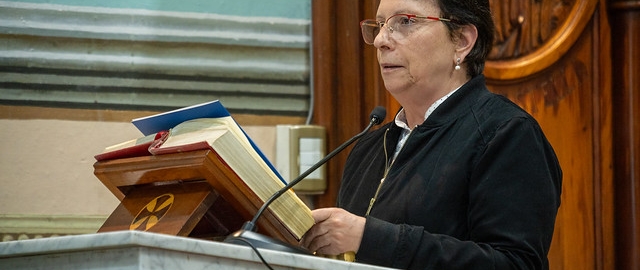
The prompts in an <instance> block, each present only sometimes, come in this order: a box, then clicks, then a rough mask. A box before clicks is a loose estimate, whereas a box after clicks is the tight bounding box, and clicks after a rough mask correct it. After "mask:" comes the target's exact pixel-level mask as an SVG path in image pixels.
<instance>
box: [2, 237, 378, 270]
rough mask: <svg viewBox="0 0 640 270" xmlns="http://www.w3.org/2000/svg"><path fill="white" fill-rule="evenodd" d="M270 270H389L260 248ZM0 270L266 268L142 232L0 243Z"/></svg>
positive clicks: (223, 251)
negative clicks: (270, 267) (271, 268)
mask: <svg viewBox="0 0 640 270" xmlns="http://www.w3.org/2000/svg"><path fill="white" fill-rule="evenodd" d="M259 251H260V254H262V256H263V257H264V259H265V260H266V261H267V262H268V263H269V264H270V265H271V266H272V267H273V268H274V269H332V270H337V269H354V270H358V269H363V270H364V269H388V268H382V267H376V266H370V265H366V264H358V263H350V262H344V261H339V260H333V259H326V258H320V257H316V256H307V255H298V254H290V253H283V252H278V251H271V250H264V249H259ZM0 269H267V268H266V266H265V265H264V264H263V263H262V261H261V260H260V258H259V257H258V256H257V255H256V253H255V252H254V251H253V250H252V249H251V248H249V247H245V246H237V245H231V244H226V243H220V242H214V241H206V240H200V239H194V238H187V237H178V236H171V235H164V234H156V233H148V232H141V231H117V232H105V233H98V234H86V235H74V236H61V237H52V238H42V239H30V240H22V241H10V242H4V243H0Z"/></svg>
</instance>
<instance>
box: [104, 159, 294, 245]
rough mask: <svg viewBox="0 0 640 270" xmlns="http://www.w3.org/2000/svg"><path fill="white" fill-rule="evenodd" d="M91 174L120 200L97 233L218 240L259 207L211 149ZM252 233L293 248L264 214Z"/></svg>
mask: <svg viewBox="0 0 640 270" xmlns="http://www.w3.org/2000/svg"><path fill="white" fill-rule="evenodd" d="M94 174H95V175H96V177H98V179H100V181H101V182H102V183H103V184H104V185H105V186H106V187H107V188H108V189H109V190H110V191H111V193H113V194H114V195H115V196H116V197H117V198H118V199H119V200H120V205H118V207H117V208H116V209H115V210H114V211H113V213H111V215H110V216H109V218H108V219H107V220H106V221H105V223H104V224H103V225H102V227H101V228H100V229H99V230H98V232H108V231H118V230H140V231H148V232H157V233H164V234H169V235H177V236H188V237H194V238H202V239H211V240H222V238H224V237H225V236H227V235H229V234H230V233H233V232H235V231H237V230H239V229H240V228H241V227H242V224H243V223H244V222H245V221H248V220H251V218H252V217H253V215H254V214H255V213H256V212H257V210H258V209H259V208H260V206H262V204H263V202H262V200H260V199H259V198H258V197H257V196H256V195H255V194H254V193H253V191H251V190H250V189H249V188H248V187H247V186H246V184H245V183H244V182H243V181H242V180H240V179H239V178H238V177H237V176H236V175H235V173H234V172H233V171H232V170H231V169H230V168H229V167H228V166H227V165H226V164H225V162H224V161H223V160H222V159H221V158H220V157H219V156H218V155H217V154H216V153H215V152H213V151H211V150H200V151H191V152H183V153H175V154H166V155H156V156H143V157H134V158H124V159H115V160H107V161H101V162H96V163H95V164H94ZM258 231H259V232H260V233H261V234H264V235H267V236H270V237H272V238H276V239H279V240H282V241H284V242H287V243H290V244H293V245H296V244H297V243H298V241H297V240H296V238H295V237H294V236H293V234H292V233H290V232H289V231H288V229H287V228H286V227H285V226H284V225H283V224H282V223H281V222H280V221H279V220H278V219H277V218H276V217H275V216H274V215H273V214H272V213H271V212H270V211H266V212H265V213H264V214H263V217H262V218H261V219H260V220H259V221H258Z"/></svg>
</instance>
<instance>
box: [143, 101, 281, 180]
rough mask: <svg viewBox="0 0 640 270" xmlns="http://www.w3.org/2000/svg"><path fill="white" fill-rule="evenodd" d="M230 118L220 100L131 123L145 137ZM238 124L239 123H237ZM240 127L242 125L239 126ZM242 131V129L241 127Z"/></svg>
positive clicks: (271, 165) (278, 174)
mask: <svg viewBox="0 0 640 270" xmlns="http://www.w3.org/2000/svg"><path fill="white" fill-rule="evenodd" d="M228 116H229V117H230V116H231V114H230V113H229V111H227V109H226V108H225V107H224V106H223V105H222V103H221V102H220V101H219V100H214V101H209V102H205V103H201V104H196V105H193V106H189V107H184V108H180V109H176V110H173V111H168V112H163V113H159V114H155V115H151V116H146V117H140V118H136V119H133V120H131V123H133V125H134V126H135V127H136V128H138V130H140V132H142V134H144V135H145V136H148V135H151V134H156V133H158V132H161V131H167V130H170V129H172V128H173V127H175V126H177V125H178V124H180V123H182V122H185V121H188V120H193V119H198V118H220V117H228ZM236 124H237V123H236ZM238 127H240V125H238ZM240 129H241V130H242V127H240ZM242 132H243V133H244V135H245V136H246V137H247V139H248V140H249V143H250V144H251V146H252V147H253V149H254V150H255V151H256V152H257V153H258V155H259V156H260V157H261V158H262V159H263V160H264V162H265V163H266V164H267V165H268V166H269V168H271V170H272V171H273V172H274V173H275V174H276V175H277V176H278V178H280V181H282V183H284V184H285V185H286V184H287V182H286V181H285V180H284V178H283V177H282V176H281V175H280V173H278V170H276V168H275V166H273V164H272V163H271V162H270V161H269V159H267V157H266V156H265V155H264V153H262V151H261V150H260V148H258V146H257V145H256V144H255V143H254V142H253V140H251V138H250V137H249V136H248V135H247V133H246V132H244V130H242Z"/></svg>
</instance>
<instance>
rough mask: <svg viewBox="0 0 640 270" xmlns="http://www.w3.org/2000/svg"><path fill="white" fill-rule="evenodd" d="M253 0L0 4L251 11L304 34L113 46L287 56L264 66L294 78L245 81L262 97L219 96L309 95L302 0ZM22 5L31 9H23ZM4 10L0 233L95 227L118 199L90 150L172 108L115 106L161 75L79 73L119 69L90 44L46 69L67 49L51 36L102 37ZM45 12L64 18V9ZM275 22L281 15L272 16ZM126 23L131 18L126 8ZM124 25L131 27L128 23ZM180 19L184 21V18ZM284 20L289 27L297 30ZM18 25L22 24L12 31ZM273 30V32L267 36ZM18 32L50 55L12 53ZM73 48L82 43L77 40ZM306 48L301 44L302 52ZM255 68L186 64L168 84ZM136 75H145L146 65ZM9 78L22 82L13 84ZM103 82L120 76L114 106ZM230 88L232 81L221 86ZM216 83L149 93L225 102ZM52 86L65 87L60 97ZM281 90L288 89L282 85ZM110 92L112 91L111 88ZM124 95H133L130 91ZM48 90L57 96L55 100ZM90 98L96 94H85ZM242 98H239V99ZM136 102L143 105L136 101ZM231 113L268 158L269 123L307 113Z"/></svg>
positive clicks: (185, 12)
mask: <svg viewBox="0 0 640 270" xmlns="http://www.w3.org/2000/svg"><path fill="white" fill-rule="evenodd" d="M260 3H261V4H256V2H255V1H249V0H234V1H194V0H187V1H179V2H176V1H159V0H156V1H133V2H132V1H75V0H70V1H12V2H7V1H0V4H2V5H4V6H11V7H15V6H18V7H21V8H22V7H25V6H29V5H34V7H38V8H39V7H42V6H43V5H44V6H45V7H51V6H53V7H56V8H58V7H59V8H60V10H62V11H70V10H71V11H74V10H81V11H82V12H85V13H86V12H91V11H92V10H100V11H111V10H115V11H116V12H115V13H114V16H123V13H122V11H124V12H125V13H126V14H129V13H128V12H133V13H146V12H147V11H157V12H169V13H170V14H172V15H176V16H175V17H178V18H184V19H185V20H193V18H194V17H195V18H198V15H197V14H196V13H203V14H210V15H212V16H215V18H218V17H217V16H218V15H221V16H227V15H231V16H233V18H237V17H238V16H240V17H244V16H247V17H250V18H256V19H255V21H256V22H260V23H261V22H265V21H275V22H276V23H275V24H273V25H266V27H267V28H268V27H269V26H271V27H273V28H278V29H276V30H274V31H281V32H285V33H286V32H287V31H293V33H292V35H296V36H300V35H302V36H304V35H306V36H307V37H306V38H304V37H303V38H301V39H300V38H296V39H297V40H301V41H299V42H298V43H296V44H298V45H294V46H289V45H278V44H284V43H285V42H282V41H277V40H275V41H273V42H271V44H270V45H261V44H262V43H261V41H260V39H256V40H253V41H251V44H250V45H247V44H246V43H242V42H244V41H242V40H240V41H238V39H236V38H234V37H231V38H228V39H226V40H227V41H228V40H231V41H232V42H236V43H238V42H240V43H242V44H235V45H233V44H232V45H230V46H227V45H225V46H227V47H229V48H231V49H229V50H225V51H224V52H223V53H220V51H216V49H215V48H219V47H216V46H220V45H218V44H220V43H221V42H226V41H220V40H221V39H219V38H217V37H216V36H215V34H211V35H210V36H207V37H206V39H207V40H205V41H198V40H195V38H194V36H188V35H187V36H186V37H185V38H184V39H185V40H186V41H184V40H181V39H180V38H176V37H179V35H178V34H176V35H173V36H172V37H171V39H172V40H171V41H170V42H166V40H165V41H162V40H160V41H158V40H155V41H151V42H147V41H141V40H139V39H137V38H135V37H133V38H131V37H125V38H124V40H125V41H126V42H127V44H130V47H119V48H121V49H122V48H124V49H123V50H121V51H115V50H114V51H113V53H118V52H120V53H125V54H126V53H129V51H126V50H131V51H133V52H136V51H135V50H136V48H138V47H139V46H142V45H141V44H146V45H147V46H148V47H150V48H155V45H162V44H168V43H171V44H174V45H175V46H178V47H182V46H183V45H181V44H191V45H193V44H194V43H196V44H197V43H201V44H202V45H201V47H202V48H207V49H208V50H210V51H209V52H208V53H207V54H212V55H214V56H212V57H217V55H222V56H221V57H224V55H223V54H227V53H229V54H233V55H234V56H233V57H231V58H230V59H231V60H230V61H232V62H230V63H233V61H234V59H236V60H237V62H244V63H251V64H252V65H254V66H257V67H260V66H268V67H269V68H268V69H271V70H277V69H278V67H274V66H282V67H285V66H286V65H285V64H282V65H280V64H278V65H271V63H278V62H277V61H288V63H289V65H290V66H295V67H296V69H295V70H294V69H289V71H286V72H272V73H274V74H276V73H277V74H276V75H275V76H281V77H283V76H284V77H290V78H294V79H291V80H295V81H296V82H295V83H291V82H287V80H288V79H282V78H280V79H277V80H273V79H264V78H261V79H256V81H254V82H252V85H250V86H248V87H247V88H251V89H258V90H259V91H267V92H265V93H261V94H259V95H257V96H260V97H262V98H260V97H258V98H256V94H249V95H245V96H240V97H227V98H228V99H233V101H232V102H230V105H231V107H233V108H234V109H235V108H242V107H238V106H245V107H251V106H256V105H260V102H256V100H258V101H264V100H266V97H268V96H269V95H270V94H269V92H268V91H270V90H272V89H285V90H286V88H287V87H289V88H291V85H294V87H295V88H296V89H300V90H295V91H304V92H307V94H303V96H301V97H303V98H304V95H306V98H308V92H309V85H308V76H309V75H308V74H309V64H308V48H309V37H308V30H304V27H308V24H309V17H310V1H286V0H270V1H261V2H260ZM25 14H27V15H29V12H28V10H27V11H26V13H25ZM38 14H42V13H38ZM74 14H76V13H74ZM154 14H156V13H154ZM161 14H165V13H161ZM13 15H15V14H13ZM207 16H209V15H207ZM3 17H4V20H3V19H0V45H2V46H0V47H4V49H0V73H1V75H0V100H2V101H1V102H0V127H2V129H0V150H1V152H0V171H1V172H2V174H0V186H2V188H1V189H0V241H8V240H15V239H24V238H33V237H47V236H50V235H58V234H76V233H91V232H95V231H96V230H97V229H98V228H99V226H100V225H101V224H102V222H103V221H104V220H105V219H106V217H107V216H108V214H110V213H111V211H112V210H113V209H115V207H116V206H117V204H118V200H117V199H116V198H115V197H114V196H113V195H112V194H110V193H109V191H108V190H107V189H106V188H105V187H104V186H103V185H102V184H101V183H100V181H99V180H98V179H97V178H96V177H95V176H94V175H93V167H92V165H93V163H94V159H93V155H95V154H96V153H99V152H101V151H102V149H103V148H104V147H106V146H109V145H112V144H115V143H119V142H122V141H125V140H129V139H132V138H137V137H139V136H141V134H140V133H139V132H138V131H137V130H136V129H135V128H134V127H133V126H132V125H131V124H130V123H129V121H130V120H131V119H133V118H136V117H140V116H145V115H150V114H152V113H157V112H160V111H164V110H165V109H169V108H170V107H162V106H155V107H154V106H146V107H145V106H137V105H135V104H134V105H126V106H123V105H122V104H123V103H127V100H129V99H133V98H130V97H127V91H128V89H132V88H135V89H139V88H140V87H143V88H144V87H146V88H148V89H149V90H148V91H147V92H148V93H151V94H157V93H155V92H156V91H154V89H156V88H154V87H159V88H160V87H162V82H161V83H160V84H158V83H157V82H154V83H156V84H149V83H148V82H147V81H148V80H147V81H145V77H144V76H142V77H137V78H124V79H123V78H118V77H116V78H115V79H114V77H109V76H105V75H103V74H114V73H109V72H113V71H109V70H107V71H106V72H96V74H98V75H93V74H91V75H87V74H86V73H87V72H89V71H95V70H96V69H97V70H100V68H106V69H112V70H116V71H121V70H122V67H119V66H117V65H116V66H113V65H114V63H115V62H116V61H110V60H109V59H112V58H109V57H107V58H106V59H107V60H106V61H105V62H104V63H101V64H95V63H96V62H95V61H93V62H92V61H87V60H86V59H89V58H91V57H92V56H95V55H97V54H99V53H98V51H93V54H92V51H83V50H75V51H73V50H71V51H70V53H67V54H64V55H73V57H74V58H76V59H79V60H78V61H76V63H75V64H73V65H71V67H68V68H67V69H66V70H67V71H69V70H71V71H73V72H66V73H65V74H62V76H61V74H60V72H50V71H48V70H51V69H56V68H59V67H60V65H59V63H60V61H61V60H60V59H61V58H62V57H59V56H61V55H63V54H61V53H59V51H58V50H62V49H65V50H67V49H68V48H67V47H68V46H67V45H68V44H69V43H66V42H58V41H59V40H64V41H69V40H71V41H73V42H78V44H83V46H84V45H87V44H88V45H92V44H93V45H95V44H96V43H97V40H99V39H101V38H102V37H101V36H100V33H96V34H91V35H93V36H91V35H90V36H86V35H85V34H78V33H80V32H78V31H75V30H73V29H72V30H65V31H64V33H62V32H63V31H60V29H57V32H55V33H52V32H47V31H46V28H47V25H46V24H39V25H40V26H38V27H39V28H37V29H36V28H33V27H32V28H20V27H22V26H24V25H29V26H31V25H33V24H30V23H31V22H30V21H26V22H25V23H24V25H20V23H19V20H18V23H15V21H13V22H12V21H10V20H9V19H7V18H8V16H3ZM100 17H105V18H106V17H109V15H108V14H107V15H105V14H104V13H103V14H98V16H97V17H96V18H98V19H99V18H100ZM152 18H153V17H152ZM207 18H212V17H210V16H209V17H206V18H205V20H209V21H208V22H209V23H211V22H214V21H215V20H217V19H215V18H214V19H207ZM224 18H227V17H224ZM53 19H54V20H62V19H63V18H53ZM175 21H176V20H169V21H168V23H169V24H170V23H172V22H175ZM277 22H281V23H279V24H278V23H277ZM131 23H132V24H135V23H136V22H135V19H134V17H131ZM137 23H139V22H137ZM146 23H149V24H150V25H147V27H149V28H153V27H155V26H157V24H154V23H157V22H156V21H154V20H149V21H146ZM162 23H165V25H166V24H167V21H166V20H165V21H163V22H162ZM261 24H264V23H261ZM305 24H306V26H305ZM71 25H74V24H71ZM256 25H258V23H254V24H253V25H252V26H249V27H250V28H251V27H254V28H252V29H255V26H256ZM274 25H275V26H274ZM119 26H122V25H119ZM125 26H126V25H125ZM53 27H56V26H53ZM132 27H136V26H135V25H133V26H132ZM186 27H187V28H188V26H186ZM288 27H295V29H294V28H288ZM300 27H302V28H300ZM16 29H18V30H16ZM21 29H22V30H21ZM24 29H26V30H24ZM34 29H36V30H34ZM43 29H45V30H43ZM290 29H294V30H290ZM300 29H302V30H300ZM17 31H23V32H18V33H17ZM116 31H119V32H117V35H115V36H118V35H119V36H120V37H123V36H126V35H127V34H126V31H127V30H126V27H124V28H123V27H118V29H117V30H116ZM261 31H262V30H261ZM301 31H302V32H301ZM36 32H37V33H36ZM60 33H62V34H60ZM65 35H66V36H65ZM83 35H85V36H83ZM48 36H49V37H48ZM61 36H63V37H61ZM277 37H278V36H276V38H277ZM265 38H266V39H268V38H269V34H266V35H265ZM271 38H272V39H273V37H271ZM16 40H18V41H20V42H23V41H24V40H29V42H38V43H37V44H45V45H42V46H49V47H47V48H46V50H38V47H30V48H31V49H30V50H29V49H28V48H29V47H28V46H27V47H25V48H26V49H25V52H26V53H27V54H29V53H31V54H35V53H41V54H46V55H49V56H52V57H50V58H47V59H46V61H45V60H42V58H40V59H37V58H34V57H31V56H30V57H26V58H19V55H18V54H20V55H22V52H19V53H16V52H17V51H16V50H8V49H7V48H12V47H15V48H19V47H20V46H18V45H19V44H18V45H16V44H17V43H15V42H14V41H16ZM118 40H120V41H118ZM122 40H123V39H122V38H118V37H116V38H104V39H103V41H102V42H104V44H106V45H105V46H102V47H100V48H109V46H110V45H109V44H121V43H119V42H122ZM263 41H264V39H263ZM163 42H164V43H163ZM31 44H36V43H31ZM274 44H275V45H274ZM38 46H41V45H38ZM128 46H129V45H128ZM252 46H253V47H252ZM80 47H81V48H82V46H80ZM235 47H239V48H244V50H243V52H241V53H236V54H234V50H233V48H235ZM256 47H270V48H272V49H270V50H271V52H272V53H266V54H265V53H263V54H262V55H260V54H258V53H256V52H255V51H254V50H253V49H251V48H256ZM34 48H35V49H34ZM94 48H95V47H94ZM156 50H157V49H156ZM186 51H188V50H184V51H182V52H179V53H177V54H179V56H182V54H181V53H183V52H186ZM305 51H307V52H306V53H305ZM252 52H253V53H252ZM273 52H275V53H273ZM305 54H306V55H305ZM265 55H266V57H265ZM279 55H295V57H296V58H292V57H291V56H289V57H282V56H279ZM172 57H174V58H178V57H177V56H176V54H173V55H172V54H171V52H168V53H164V54H162V55H160V56H158V57H149V59H152V60H154V59H155V60H158V61H160V60H162V61H165V62H166V63H167V65H169V66H171V64H172V63H175V61H173V62H172V59H174V58H172ZM201 57H202V58H206V57H208V55H202V56H201ZM268 57H271V58H268ZM277 58H281V60H278V59H277ZM16 59H18V60H16ZM252 59H253V60H252ZM254 62H255V63H254ZM65 63H66V62H65ZM256 63H257V64H256ZM260 63H262V64H260ZM291 63H293V64H291ZM157 66H160V67H162V68H164V69H165V70H168V71H171V72H173V71H175V70H178V71H179V70H181V68H180V67H178V68H176V67H175V66H171V67H170V68H166V65H164V66H163V65H157ZM33 67H38V68H40V70H42V69H47V71H46V72H50V74H42V73H38V72H40V71H38V72H31V71H29V72H22V71H21V70H27V69H29V68H33ZM190 67H192V65H186V66H184V70H189V69H190ZM257 69H258V71H256V69H253V71H251V69H248V68H242V69H241V70H240V71H234V72H228V71H223V72H221V73H216V74H214V75H206V74H205V75H202V71H197V72H194V74H196V75H193V76H192V75H187V76H184V77H180V81H179V82H177V83H176V85H182V86H184V87H185V88H188V87H190V86H191V85H197V84H203V82H202V80H201V81H199V82H198V81H197V82H195V83H190V80H192V79H193V78H196V79H201V78H202V77H203V76H204V77H206V76H209V77H207V78H209V79H207V80H209V81H206V80H205V83H204V84H206V85H205V86H202V87H204V88H212V87H214V86H211V85H212V84H214V83H215V81H214V80H215V78H224V77H225V76H224V74H232V75H230V76H240V77H244V78H245V79H243V80H245V81H246V80H251V78H252V77H251V76H254V77H260V76H262V77H264V76H269V74H267V73H268V72H264V71H261V70H260V69H259V68H257ZM16 70H17V71H16ZM132 70H133V72H139V70H140V69H136V67H133V68H132ZM154 70H157V69H154ZM204 70H213V68H211V67H206V66H205V67H204ZM242 70H250V71H246V73H250V72H253V73H252V74H253V75H243V71H242ZM21 72H22V73H21ZM82 72H85V74H84V75H82V76H79V75H77V74H79V73H82ZM154 72H155V71H154ZM212 72H213V71H212ZM225 72H226V73H225ZM287 72H288V73H287ZM246 73H245V74H246ZM16 74H18V75H19V78H18V79H15V78H16ZM144 74H145V75H148V74H149V73H144ZM154 74H156V75H154V76H158V77H160V78H162V76H165V75H163V74H164V73H162V72H156V73H154ZM220 74H223V75H220ZM265 74H267V75H265ZM283 74H285V75H283ZM286 74H293V75H286ZM305 74H306V75H305ZM100 76H102V77H100ZM190 76H191V77H190ZM198 76H199V77H198ZM97 77H100V78H97ZM24 78H26V79H24ZM78 78H80V79H78ZM87 78H88V79H87ZM185 78H186V79H185ZM211 78H213V79H211ZM81 79H82V80H84V81H88V82H90V83H92V84H93V85H91V86H90V87H86V85H82V84H81V83H78V81H81ZM101 79H105V80H106V83H104V82H103V83H102V84H98V83H96V82H97V81H100V80H101ZM16 80H24V81H20V82H19V83H17V82H16ZM56 80H57V81H56ZM105 80H103V81H105ZM243 80H236V81H235V82H238V83H239V84H241V83H243ZM58 81H59V82H58ZM52 82H55V85H56V87H55V88H56V89H62V90H60V92H58V93H53V94H52V93H51V91H49V90H51V87H49V88H46V87H44V88H39V87H40V86H41V85H44V84H47V83H48V85H52V84H54V83H52ZM274 82H275V83H276V84H277V83H283V82H284V84H285V86H284V87H279V86H276V87H272V86H270V85H271V84H273V83H274ZM109 84H113V85H119V86H118V87H115V88H116V91H115V92H116V93H124V94H125V96H124V98H117V99H113V100H116V101H117V102H120V103H118V104H117V105H118V106H111V105H109V104H110V103H108V102H104V100H106V99H101V98H100V95H104V96H106V94H104V93H105V91H104V89H107V87H106V86H109ZM305 84H306V85H305ZM16 85H17V86H16ZM24 85H29V87H24ZM140 85H142V86H140ZM295 85H298V86H295ZM18 86H20V87H22V88H20V87H18ZM134 86H135V87H134ZM225 87H227V86H225ZM270 87H271V88H270ZM19 88H20V89H19ZM228 88H233V87H228ZM25 89H32V90H33V91H31V92H29V93H31V94H30V98H29V99H28V101H24V100H25V96H27V95H26V94H24V93H26V92H27V91H25ZM78 89H81V90H82V89H93V90H92V91H93V92H89V94H86V93H87V92H86V91H85V92H81V91H80V90H78ZM95 89H98V90H95ZM233 89H235V88H233ZM265 89H266V90H265ZM94 90H95V91H94ZM188 90H189V89H188ZM20 91H22V92H20ZM233 91H234V90H232V91H229V92H233ZM194 92H198V93H197V94H202V92H203V91H200V90H197V91H194ZM219 92H222V91H217V92H214V93H204V94H202V95H201V96H195V97H194V96H193V95H190V96H189V97H188V98H185V99H180V98H179V97H177V95H175V94H173V93H168V94H166V95H165V96H161V97H157V98H156V99H157V100H160V101H162V102H166V103H167V104H170V105H173V106H186V105H190V104H194V103H197V102H204V101H209V100H212V99H217V98H220V99H221V100H223V103H224V100H225V99H223V98H224V97H225V96H224V95H222V97H223V98H221V94H220V93H219ZM60 93H65V94H64V96H62V97H61V95H60ZM281 94H282V93H281ZM82 95H87V96H89V97H88V98H85V99H84V100H85V101H76V102H75V103H74V102H69V101H73V100H74V99H75V98H77V97H79V96H82ZM251 95H253V98H251V97H252V96H251ZM282 95H291V94H286V93H285V94H282ZM43 96H44V97H43ZM92 96H93V97H92ZM109 96H113V95H112V94H109ZM129 96H135V95H131V94H129ZM247 96H248V97H247ZM15 97H17V98H15ZM53 99H58V100H55V102H53ZM78 99H80V98H78ZM92 100H93V101H95V102H93V103H92ZM142 100H147V99H142ZM247 100H250V102H247ZM100 102H103V103H104V104H107V105H100V106H96V104H100ZM243 103H247V104H245V105H242V104H243ZM262 103H265V102H262ZM266 103H268V102H266ZM306 103H307V105H303V106H307V107H306V108H307V110H308V102H306ZM238 104H240V105H238ZM109 106H111V107H109ZM164 106H167V105H164ZM136 108H138V109H136ZM140 108H142V109H143V110H140ZM236 112H238V113H237V114H235V113H234V117H235V118H236V120H238V122H239V123H240V124H241V125H242V126H243V127H244V128H245V130H246V131H247V133H248V134H249V135H250V136H251V137H252V138H253V139H254V140H255V141H256V143H257V144H258V146H259V147H261V149H262V150H263V151H264V152H265V154H266V155H267V157H268V158H270V159H272V160H275V158H274V153H275V149H274V144H275V125H276V124H302V123H304V122H305V119H306V115H300V114H297V115H279V114H278V113H273V114H271V115H269V114H268V113H267V114H262V115H257V114H253V113H251V112H250V111H248V110H241V109H236ZM232 113H233V111H232ZM305 114H306V113H305Z"/></svg>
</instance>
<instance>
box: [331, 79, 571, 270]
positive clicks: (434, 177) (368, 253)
mask: <svg viewBox="0 0 640 270" xmlns="http://www.w3.org/2000/svg"><path fill="white" fill-rule="evenodd" d="M400 132H401V128H399V127H398V126H396V125H395V124H394V123H393V122H390V123H388V124H386V125H385V126H383V127H381V128H380V129H377V130H375V131H372V132H370V133H369V134H367V135H365V136H364V137H363V138H361V139H360V140H359V141H358V143H357V144H356V145H355V146H354V148H353V150H352V151H351V153H350V154H349V158H348V159H347V163H346V164H345V171H344V174H343V179H342V183H341V188H340V192H339V195H338V206H339V207H342V208H344V209H346V210H348V211H349V212H351V213H353V214H356V215H360V216H365V213H366V211H367V208H368V207H369V203H370V199H371V198H372V197H374V195H375V193H376V189H377V188H378V185H379V183H380V180H381V179H382V178H383V175H384V172H385V169H386V167H387V166H388V163H390V159H391V155H392V154H393V151H394V149H395V145H396V143H397V140H398V138H399V135H400ZM385 143H386V153H385V149H384V147H383V144H385ZM561 185H562V172H561V169H560V165H559V164H558V160H557V157H556V155H555V153H554V151H553V149H552V147H551V145H550V144H549V142H548V141H547V139H546V138H545V136H544V134H543V132H542V130H541V128H540V126H539V125H538V123H537V122H536V121H535V119H534V118H533V117H532V116H531V115H529V114H528V113H527V112H525V111H524V110H522V109H521V108H520V107H518V106H517V105H516V104H514V103H512V102H511V101H509V100H508V99H506V98H505V97H502V96H499V95H495V94H493V93H491V92H489V90H488V89H487V88H486V86H485V79H484V76H482V75H480V76H477V77H475V78H473V79H472V80H470V81H469V82H468V83H466V84H465V85H463V86H462V87H461V88H460V89H459V90H457V91H456V92H455V93H454V94H453V95H451V96H450V97H449V98H448V99H447V100H446V101H445V102H444V103H442V104H441V105H440V106H439V107H438V108H437V109H436V110H435V111H434V112H433V113H432V114H431V115H430V116H429V117H428V118H427V120H426V121H425V122H424V123H422V124H421V125H419V126H417V127H415V128H414V129H413V130H412V132H411V134H410V135H409V138H408V139H407V142H406V143H405V145H404V147H403V148H402V150H401V151H400V153H399V154H398V156H397V158H396V160H395V161H394V163H393V165H392V166H391V167H390V168H389V171H388V174H387V175H386V178H385V180H384V183H383V184H382V186H381V188H380V191H379V194H378V196H377V198H376V201H375V203H374V204H373V206H372V208H371V212H370V215H369V216H367V221H366V224H365V230H364V235H363V238H362V242H361V244H360V249H359V250H358V252H357V255H356V259H357V261H358V262H363V263H370V264H376V265H381V266H388V267H396V268H408V269H516V268H518V269H547V268H548V267H549V266H548V260H547V253H548V251H549V246H550V244H551V238H552V236H553V229H554V223H555V218H556V214H557V211H558V207H559V206H560V193H561Z"/></svg>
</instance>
